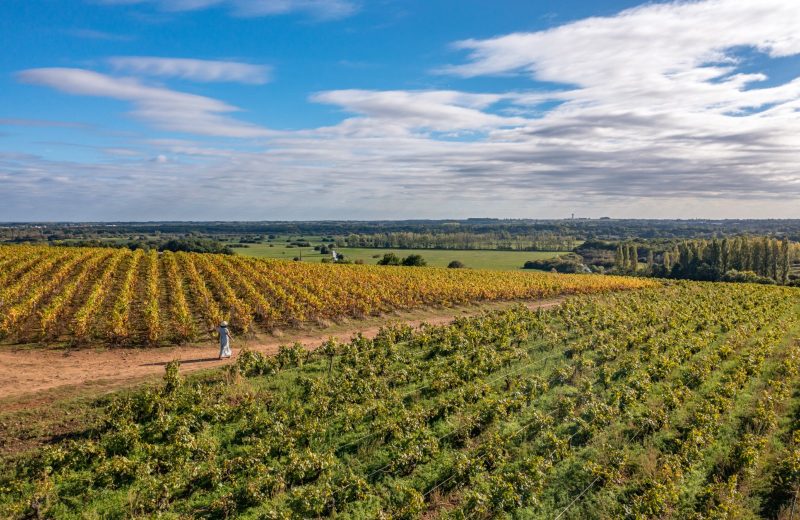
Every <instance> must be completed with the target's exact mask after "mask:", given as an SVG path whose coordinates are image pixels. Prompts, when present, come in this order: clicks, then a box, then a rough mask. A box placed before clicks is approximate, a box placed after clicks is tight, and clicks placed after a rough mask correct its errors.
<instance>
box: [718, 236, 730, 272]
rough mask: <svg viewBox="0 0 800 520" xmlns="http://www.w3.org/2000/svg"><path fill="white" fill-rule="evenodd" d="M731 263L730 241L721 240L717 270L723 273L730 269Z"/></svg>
mask: <svg viewBox="0 0 800 520" xmlns="http://www.w3.org/2000/svg"><path fill="white" fill-rule="evenodd" d="M730 262H731V241H730V240H728V239H727V238H723V239H722V244H720V252H719V269H720V271H721V272H723V273H725V272H726V271H728V269H729V268H730Z"/></svg>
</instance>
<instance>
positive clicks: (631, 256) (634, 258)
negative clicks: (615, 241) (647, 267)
mask: <svg viewBox="0 0 800 520" xmlns="http://www.w3.org/2000/svg"><path fill="white" fill-rule="evenodd" d="M628 260H629V261H630V266H631V271H633V272H634V273H635V272H636V271H637V270H638V269H639V253H638V252H637V251H636V246H635V245H633V244H631V245H630V246H628Z"/></svg>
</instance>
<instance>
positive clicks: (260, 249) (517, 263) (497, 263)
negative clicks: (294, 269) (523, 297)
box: [234, 241, 564, 271]
mask: <svg viewBox="0 0 800 520" xmlns="http://www.w3.org/2000/svg"><path fill="white" fill-rule="evenodd" d="M248 246H249V247H246V248H236V247H235V246H234V248H235V249H234V250H235V251H236V253H237V254H239V255H243V256H252V257H255V258H273V259H280V260H292V259H293V258H295V257H301V256H302V260H303V261H304V262H319V261H320V260H322V259H323V258H330V256H331V255H330V254H325V255H323V254H320V253H319V251H315V250H314V249H313V248H311V247H304V248H299V247H287V246H286V244H285V243H280V242H277V241H276V242H275V243H264V244H248ZM336 251H337V252H338V253H341V254H343V255H344V257H345V259H347V260H351V261H354V262H355V261H359V260H360V261H362V262H364V263H365V264H375V263H376V262H377V261H378V259H379V258H380V257H382V256H383V255H384V254H385V253H394V254H395V255H397V256H399V257H403V256H408V255H421V256H422V257H423V258H425V261H426V262H427V263H428V265H429V266H432V267H447V264H449V263H450V262H452V261H453V260H458V261H459V262H462V263H463V264H464V265H466V266H467V267H470V268H473V269H491V270H499V271H513V270H519V269H521V268H522V266H523V265H524V264H525V262H527V261H528V260H539V259H546V258H553V257H554V256H557V255H559V254H564V253H558V252H555V251H482V250H474V249H473V250H452V249H381V248H362V247H341V248H336Z"/></svg>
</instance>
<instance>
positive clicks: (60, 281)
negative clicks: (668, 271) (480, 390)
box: [0, 246, 655, 344]
mask: <svg viewBox="0 0 800 520" xmlns="http://www.w3.org/2000/svg"><path fill="white" fill-rule="evenodd" d="M653 285H655V284H654V283H653V282H650V281H646V280H641V279H633V278H621V277H612V276H584V275H551V274H544V273H540V274H535V273H529V272H519V273H513V272H511V273H509V272H487V271H472V270H453V269H450V270H448V269H433V268H431V269H428V268H425V269H423V268H402V267H388V268H387V267H377V266H360V265H324V264H319V265H316V264H301V263H295V262H281V261H269V260H257V259H252V258H242V257H236V256H224V255H206V254H193V253H171V252H165V253H156V252H155V251H151V252H149V253H145V252H143V251H141V250H139V251H129V250H127V249H103V248H57V247H42V246H38V247H37V246H4V247H0V316H2V321H0V337H2V338H3V339H4V340H5V341H17V342H23V341H54V340H71V341H77V342H85V341H109V342H116V343H125V344H154V343H159V342H166V341H169V342H180V341H188V340H192V339H196V338H198V337H203V336H204V335H205V334H206V333H207V332H208V331H209V330H213V328H214V327H215V326H216V325H217V324H218V323H219V322H220V321H222V320H227V321H229V322H231V324H232V326H233V328H234V330H235V331H237V332H242V331H245V332H249V331H252V330H259V329H260V330H265V329H271V328H273V327H275V326H285V325H291V324H296V323H298V322H303V321H309V320H316V319H336V318H339V317H344V316H364V315H368V314H375V313H380V312H385V311H390V310H393V309H411V308H415V307H420V306H425V305H452V304H459V303H469V302H476V301H481V300H512V299H518V298H548V297H553V296H559V295H564V294H579V293H593V292H600V291H607V290H616V289H628V288H641V287H649V286H653Z"/></svg>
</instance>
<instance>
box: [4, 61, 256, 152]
mask: <svg viewBox="0 0 800 520" xmlns="http://www.w3.org/2000/svg"><path fill="white" fill-rule="evenodd" d="M17 77H18V79H19V80H20V81H23V82H25V83H30V84H34V85H42V86H46V87H50V88H53V89H56V90H59V91H61V92H66V93H68V94H74V95H82V96H98V97H106V98H111V99H118V100H122V101H128V102H131V103H132V104H133V105H134V110H133V111H132V112H131V113H132V115H133V116H134V117H136V118H138V119H141V120H144V121H146V122H148V123H151V124H153V125H154V126H156V127H157V128H161V129H163V130H169V131H174V132H185V133H190V134H200V135H209V136H221V137H238V138H252V137H263V136H266V135H269V132H268V131H267V130H266V129H264V128H261V127H259V126H256V125H252V124H249V123H245V122H242V121H237V120H235V119H233V118H231V117H228V116H227V115H225V114H228V113H231V112H236V111H238V110H239V109H238V108H236V107H234V106H231V105H228V104H226V103H223V102H222V101H218V100H216V99H212V98H208V97H205V96H198V95H195V94H188V93H185V92H178V91H174V90H169V89H166V88H162V87H152V86H148V85H144V84H142V83H141V82H140V81H139V80H137V79H133V78H117V77H112V76H108V75H105V74H100V73H98V72H93V71H88V70H83V69H70V68H41V69H29V70H25V71H22V72H20V73H18V74H17Z"/></svg>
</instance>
